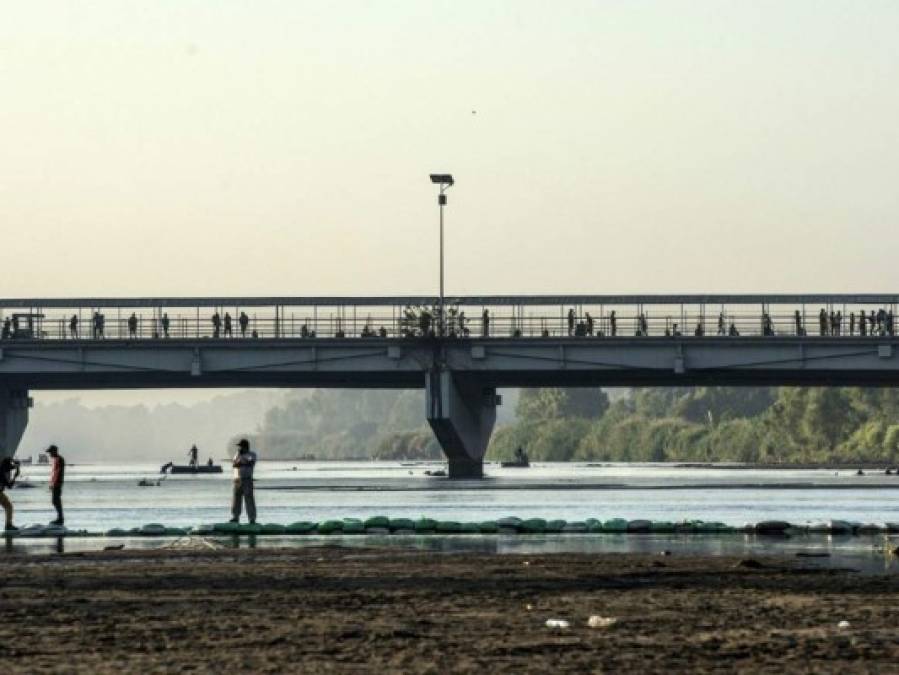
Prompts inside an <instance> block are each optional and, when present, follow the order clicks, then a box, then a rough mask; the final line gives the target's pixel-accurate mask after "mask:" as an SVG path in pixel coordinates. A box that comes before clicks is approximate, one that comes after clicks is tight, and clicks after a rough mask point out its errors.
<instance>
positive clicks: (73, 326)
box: [69, 314, 78, 340]
mask: <svg viewBox="0 0 899 675" xmlns="http://www.w3.org/2000/svg"><path fill="white" fill-rule="evenodd" d="M69 334H70V335H71V336H72V339H73V340H77V339H78V315H77V314H73V315H72V318H71V319H69Z"/></svg>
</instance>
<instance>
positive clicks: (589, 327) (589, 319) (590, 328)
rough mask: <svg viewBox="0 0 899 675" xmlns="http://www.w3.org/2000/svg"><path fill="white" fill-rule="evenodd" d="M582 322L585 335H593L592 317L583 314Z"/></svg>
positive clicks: (588, 313)
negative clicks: (585, 331)
mask: <svg viewBox="0 0 899 675" xmlns="http://www.w3.org/2000/svg"><path fill="white" fill-rule="evenodd" d="M584 321H585V326H586V330H587V335H593V317H592V316H590V312H587V313H586V314H584Z"/></svg>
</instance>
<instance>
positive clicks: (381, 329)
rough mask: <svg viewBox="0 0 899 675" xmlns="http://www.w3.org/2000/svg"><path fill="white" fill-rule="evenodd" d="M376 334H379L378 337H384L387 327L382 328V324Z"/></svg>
mask: <svg viewBox="0 0 899 675" xmlns="http://www.w3.org/2000/svg"><path fill="white" fill-rule="evenodd" d="M378 335H379V336H380V337H382V338H386V337H387V329H386V328H384V326H381V327H380V328H379V329H378Z"/></svg>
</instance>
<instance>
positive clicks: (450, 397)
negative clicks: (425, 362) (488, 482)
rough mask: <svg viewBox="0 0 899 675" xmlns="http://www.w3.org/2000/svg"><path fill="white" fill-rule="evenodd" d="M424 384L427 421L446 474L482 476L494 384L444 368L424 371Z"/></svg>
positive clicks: (493, 415)
mask: <svg viewBox="0 0 899 675" xmlns="http://www.w3.org/2000/svg"><path fill="white" fill-rule="evenodd" d="M425 388H426V399H427V406H428V411H427V417H428V423H429V424H430V425H431V429H433V430H434V435H435V436H437V440H438V441H439V442H440V446H441V447H442V448H443V453H444V454H445V455H446V458H447V460H448V462H449V477H450V478H483V477H484V453H486V452H487V445H488V444H489V443H490V434H491V433H492V432H493V425H494V424H495V423H496V406H497V403H498V402H499V401H498V398H497V395H496V388H495V387H489V386H484V384H483V383H482V382H480V381H479V380H478V378H477V377H472V376H464V375H458V374H454V373H452V372H450V371H448V370H439V371H430V372H428V373H427V374H426V380H425Z"/></svg>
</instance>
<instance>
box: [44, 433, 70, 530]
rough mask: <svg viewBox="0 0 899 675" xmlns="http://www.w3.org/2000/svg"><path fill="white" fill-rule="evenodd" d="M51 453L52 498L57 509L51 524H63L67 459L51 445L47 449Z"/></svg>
mask: <svg viewBox="0 0 899 675" xmlns="http://www.w3.org/2000/svg"><path fill="white" fill-rule="evenodd" d="M46 452H47V454H48V455H50V498H51V500H52V502H53V508H54V509H56V520H54V521H52V522H51V523H50V524H51V525H62V524H63V523H64V522H65V518H63V515H62V484H63V483H64V482H65V479H66V460H65V459H64V458H63V457H62V456H61V455H60V454H59V448H57V447H56V446H55V445H51V446H50V447H49V448H47V450H46Z"/></svg>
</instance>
